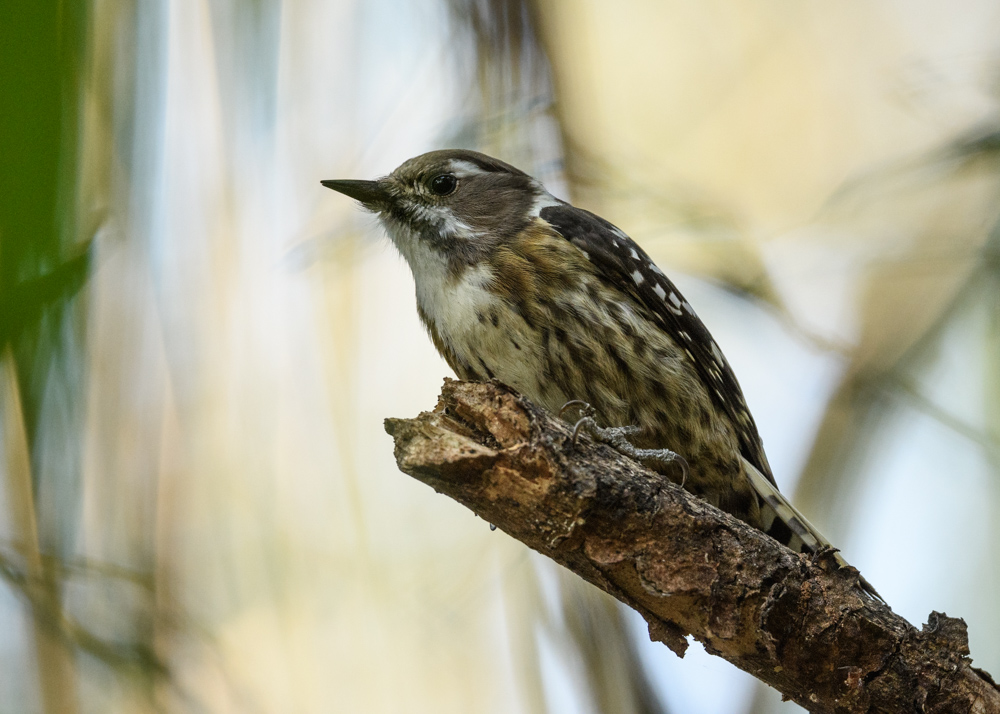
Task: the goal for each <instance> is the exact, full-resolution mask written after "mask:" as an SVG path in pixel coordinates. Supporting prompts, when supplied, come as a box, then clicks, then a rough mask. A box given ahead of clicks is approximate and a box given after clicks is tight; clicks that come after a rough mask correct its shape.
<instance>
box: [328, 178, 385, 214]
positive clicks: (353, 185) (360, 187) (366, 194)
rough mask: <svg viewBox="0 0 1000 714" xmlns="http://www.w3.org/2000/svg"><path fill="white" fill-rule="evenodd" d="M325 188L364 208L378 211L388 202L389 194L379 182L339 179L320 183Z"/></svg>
mask: <svg viewBox="0 0 1000 714" xmlns="http://www.w3.org/2000/svg"><path fill="white" fill-rule="evenodd" d="M320 183H321V184H323V185H324V186H326V187H327V188H332V189H333V190H334V191H338V192H339V193H342V194H344V195H345V196H350V197H351V198H353V199H354V200H355V201H360V202H361V203H362V204H363V205H364V207H365V208H367V209H369V210H372V211H378V210H381V209H382V208H383V207H385V205H386V204H387V203H388V202H389V194H388V193H387V192H386V190H385V186H384V184H383V183H382V182H381V181H354V180H352V179H339V180H337V181H320Z"/></svg>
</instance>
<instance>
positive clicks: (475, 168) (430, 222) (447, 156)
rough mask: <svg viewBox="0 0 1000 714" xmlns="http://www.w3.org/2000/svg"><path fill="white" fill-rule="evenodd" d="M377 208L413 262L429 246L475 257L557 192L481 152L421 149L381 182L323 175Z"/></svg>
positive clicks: (464, 259)
mask: <svg viewBox="0 0 1000 714" xmlns="http://www.w3.org/2000/svg"><path fill="white" fill-rule="evenodd" d="M322 184H323V185H324V186H326V187H327V188H331V189H333V190H334V191H339V192H340V193H343V194H344V195H346V196H350V197H351V198H353V199H355V200H356V201H359V202H360V203H361V204H362V205H363V206H364V207H365V208H367V209H368V210H370V211H374V212H375V213H377V214H378V216H379V219H380V220H381V222H382V224H383V225H384V226H385V228H386V231H387V232H388V233H389V237H390V238H391V239H392V241H393V242H394V243H395V244H396V246H397V247H398V248H399V250H400V252H402V253H403V256H404V257H405V258H406V259H407V260H408V261H409V262H410V264H411V266H415V263H416V262H417V261H419V260H420V258H421V257H423V256H425V255H426V254H427V253H428V252H429V251H430V252H432V253H434V254H437V255H438V256H441V257H443V258H445V259H446V260H447V262H448V263H450V264H451V265H452V267H458V265H461V264H465V265H469V264H473V263H475V262H477V261H478V260H479V259H481V258H482V257H483V256H484V255H485V254H488V253H489V251H491V250H492V249H493V248H495V247H496V246H497V245H498V244H500V243H502V242H504V241H505V240H509V239H510V238H511V237H512V236H514V235H515V234H517V233H518V232H519V231H521V230H522V229H524V228H525V227H526V226H527V225H528V224H529V223H531V221H532V220H534V218H535V217H537V216H538V212H539V210H541V208H543V207H544V206H548V205H553V204H556V203H557V200H556V199H555V198H553V197H552V196H551V195H550V194H549V193H548V192H547V191H546V190H545V189H544V188H543V187H542V185H541V184H540V183H539V182H538V181H536V180H535V179H533V178H532V177H531V176H528V174H526V173H524V172H523V171H521V170H519V169H516V168H514V167H513V166H511V165H510V164H506V163H504V162H502V161H499V160H497V159H494V158H492V157H490V156H487V155H485V154H480V153H478V152H476V151H466V150H461V149H446V150H443V151H432V152H430V153H427V154H422V155H420V156H417V157H415V158H413V159H410V160H409V161H407V162H405V163H404V164H403V165H402V166H400V167H399V168H398V169H396V170H395V171H393V172H392V173H391V174H389V175H388V176H386V177H384V178H380V179H377V180H375V181H355V180H338V181H323V182H322Z"/></svg>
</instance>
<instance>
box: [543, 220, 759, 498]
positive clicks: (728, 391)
mask: <svg viewBox="0 0 1000 714" xmlns="http://www.w3.org/2000/svg"><path fill="white" fill-rule="evenodd" d="M539 216H540V217H541V218H542V220H544V221H546V222H547V223H548V224H549V225H551V226H552V227H553V228H554V229H555V230H556V231H557V232H558V233H559V234H560V235H562V236H563V238H565V239H566V240H568V241H569V242H570V243H572V244H573V245H575V246H576V247H577V248H579V249H580V250H581V251H582V252H583V253H584V255H585V256H586V257H587V258H588V259H589V260H590V262H591V263H593V264H594V265H595V266H596V267H597V269H598V270H599V271H600V272H601V273H602V274H603V275H604V276H605V278H606V279H607V280H608V281H609V282H610V283H612V284H615V285H620V286H626V287H629V288H630V290H631V292H632V295H633V297H634V298H635V299H636V300H637V301H638V302H639V303H641V304H642V305H644V306H645V307H646V309H648V310H649V311H650V312H651V313H652V315H653V317H654V319H655V320H657V321H658V322H659V325H660V327H661V329H663V330H664V331H665V332H666V333H667V334H670V335H675V336H677V337H678V338H680V339H679V342H680V343H682V344H681V345H680V346H681V347H682V348H683V349H684V351H685V353H686V354H687V355H688V356H689V357H690V360H691V366H692V367H694V369H695V371H696V372H697V374H698V376H699V378H700V379H701V381H702V383H703V384H704V385H705V387H706V389H707V391H708V393H709V394H710V395H711V396H712V400H713V401H714V402H715V403H716V405H717V406H718V407H719V408H720V409H721V410H722V411H723V412H725V413H726V414H727V415H728V416H729V419H730V421H731V422H732V424H733V425H734V428H735V429H736V430H737V437H738V439H739V446H740V453H741V454H742V456H743V458H745V459H746V460H747V461H748V462H750V463H751V464H752V465H753V466H754V467H756V469H757V470H758V472H760V473H761V474H763V476H764V478H765V479H766V480H768V481H770V482H771V483H772V484H774V476H772V475H771V467H770V466H769V465H768V463H767V457H766V456H765V455H764V447H763V446H762V445H761V441H760V435H759V434H758V433H757V425H756V424H755V423H754V420H753V417H752V416H751V415H750V410H749V409H748V408H747V404H746V400H745V399H744V398H743V391H742V390H741V389H740V385H739V382H737V381H736V375H735V374H734V373H733V369H732V367H730V366H729V362H728V361H726V358H725V357H724V356H723V354H722V350H720V349H719V346H718V345H717V344H715V340H714V339H712V335H711V333H710V332H709V331H708V328H707V327H705V324H704V323H703V322H702V321H701V319H700V318H699V317H698V316H697V315H696V314H695V312H694V309H693V308H692V307H691V304H690V303H689V302H688V301H687V300H685V299H684V296H683V295H681V292H680V290H678V289H677V287H676V286H675V285H674V284H673V283H672V282H671V281H670V279H669V278H668V277H667V276H666V275H664V273H663V271H662V270H660V269H659V268H658V267H657V266H656V264H655V263H653V261H652V259H651V258H650V257H649V256H648V255H646V253H645V251H643V250H642V248H640V247H639V245H638V244H637V243H635V242H634V241H633V240H632V239H631V238H629V237H628V236H627V235H626V234H625V233H624V232H623V231H622V230H621V229H620V228H618V227H616V226H614V225H612V224H611V223H609V222H608V221H606V220H604V219H603V218H601V217H600V216H597V215H595V214H593V213H591V212H590V211H585V210H584V209H582V208H575V207H574V206H570V205H568V204H557V205H552V206H546V207H545V208H543V209H542V210H541V211H540V212H539Z"/></svg>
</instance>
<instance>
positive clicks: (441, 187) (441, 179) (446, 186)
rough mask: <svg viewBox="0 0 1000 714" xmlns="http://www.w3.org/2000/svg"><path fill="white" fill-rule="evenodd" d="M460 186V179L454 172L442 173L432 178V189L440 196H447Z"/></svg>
mask: <svg viewBox="0 0 1000 714" xmlns="http://www.w3.org/2000/svg"><path fill="white" fill-rule="evenodd" d="M456 186H458V179H456V178H455V177H454V176H453V175H452V174H440V175H439V176H435V177H434V178H432V179H431V191H433V192H434V193H436V194H437V195H438V196H447V195H448V194H449V193H451V192H452V191H454V190H455V187H456Z"/></svg>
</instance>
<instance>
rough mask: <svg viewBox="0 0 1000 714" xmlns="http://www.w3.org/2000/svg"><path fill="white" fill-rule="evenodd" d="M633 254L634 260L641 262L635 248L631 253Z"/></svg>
mask: <svg viewBox="0 0 1000 714" xmlns="http://www.w3.org/2000/svg"><path fill="white" fill-rule="evenodd" d="M629 252H630V253H631V254H632V260H639V254H638V253H636V252H635V248H632V249H631V250H630V251H629Z"/></svg>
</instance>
